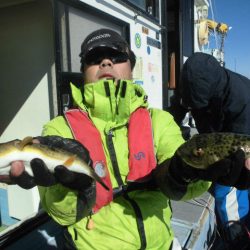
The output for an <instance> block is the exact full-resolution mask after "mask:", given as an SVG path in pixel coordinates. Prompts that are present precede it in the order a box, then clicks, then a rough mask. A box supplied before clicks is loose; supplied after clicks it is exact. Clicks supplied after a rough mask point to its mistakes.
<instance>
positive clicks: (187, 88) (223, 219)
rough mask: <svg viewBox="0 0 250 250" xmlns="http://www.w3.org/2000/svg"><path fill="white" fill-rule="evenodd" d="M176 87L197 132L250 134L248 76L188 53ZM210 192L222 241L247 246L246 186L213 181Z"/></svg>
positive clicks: (249, 224) (205, 56) (249, 214)
mask: <svg viewBox="0 0 250 250" xmlns="http://www.w3.org/2000/svg"><path fill="white" fill-rule="evenodd" d="M178 90H179V95H180V96H179V97H180V100H181V105H183V106H184V107H186V108H187V110H191V113H192V115H193V118H194V119H195V123H196V127H197V130H198V132H199V133H210V132H234V133H242V134H249V135H250V80H249V79H248V78H246V77H244V76H242V75H240V74H237V73H235V72H232V71H230V70H228V69H227V68H225V67H222V66H221V65H220V64H219V62H218V61H217V60H216V59H215V58H214V57H213V56H211V55H208V54H205V53H201V52H197V53H194V54H193V55H192V56H190V57H189V58H188V59H187V60H186V62H185V63H184V65H183V69H182V73H181V81H180V84H179V89H178ZM241 178H242V179H244V178H247V177H246V176H242V177H241ZM212 193H213V195H214V197H215V205H216V213H217V215H218V216H217V217H218V221H219V226H220V227H221V232H222V237H223V238H224V240H225V242H227V243H228V246H230V247H232V248H233V249H235V247H238V249H239V247H240V249H250V237H249V235H250V234H249V229H250V211H249V190H247V189H245V187H244V186H242V187H238V189H236V188H233V187H229V186H224V185H220V184H217V183H214V185H213V188H212ZM224 249H225V248H224Z"/></svg>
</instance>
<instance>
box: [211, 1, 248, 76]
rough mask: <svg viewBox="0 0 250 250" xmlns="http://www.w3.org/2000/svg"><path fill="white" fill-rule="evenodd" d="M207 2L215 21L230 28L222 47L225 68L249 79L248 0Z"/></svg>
mask: <svg viewBox="0 0 250 250" xmlns="http://www.w3.org/2000/svg"><path fill="white" fill-rule="evenodd" d="M208 2H211V3H212V8H213V13H214V18H215V21H216V22H222V23H226V24H227V25H228V26H230V27H232V28H231V29H230V30H229V31H228V34H227V36H226V39H225V45H224V50H225V63H226V67H227V68H228V69H230V70H232V71H236V72H237V73H240V74H243V75H245V76H246V77H248V78H250V0H211V1H208ZM211 16H212V15H211V10H210V9H209V18H210V19H211ZM211 44H212V43H211Z"/></svg>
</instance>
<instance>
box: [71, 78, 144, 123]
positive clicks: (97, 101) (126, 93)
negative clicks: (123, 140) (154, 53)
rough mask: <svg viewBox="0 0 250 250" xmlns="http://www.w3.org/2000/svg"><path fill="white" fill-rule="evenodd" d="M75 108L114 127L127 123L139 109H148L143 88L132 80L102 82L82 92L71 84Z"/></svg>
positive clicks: (89, 84)
mask: <svg viewBox="0 0 250 250" xmlns="http://www.w3.org/2000/svg"><path fill="white" fill-rule="evenodd" d="M71 89H72V96H73V101H74V104H75V106H77V107H79V108H81V109H83V110H85V111H87V112H88V114H89V116H90V117H91V118H92V119H98V120H99V121H103V122H109V123H110V122H111V123H112V124H113V125H112V126H117V125H119V124H124V123H127V121H128V119H129V117H130V114H131V113H132V112H133V111H135V110H136V109H137V108H139V107H148V102H147V95H146V93H145V92H144V90H143V88H142V87H141V86H139V85H137V84H134V83H133V82H132V81H131V80H120V81H118V83H117V84H116V83H115V82H114V80H100V81H97V82H95V83H88V84H85V85H84V90H83V93H84V94H83V95H82V91H81V90H80V89H78V88H76V87H75V86H74V85H73V84H71Z"/></svg>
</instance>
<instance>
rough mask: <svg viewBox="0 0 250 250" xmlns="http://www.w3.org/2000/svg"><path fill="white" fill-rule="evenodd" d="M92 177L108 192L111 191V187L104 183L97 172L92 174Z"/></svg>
mask: <svg viewBox="0 0 250 250" xmlns="http://www.w3.org/2000/svg"><path fill="white" fill-rule="evenodd" d="M92 177H93V178H94V179H95V180H96V181H97V182H98V183H100V184H101V185H102V186H103V187H104V188H105V189H106V190H108V191H109V187H108V186H107V185H106V184H105V183H104V182H103V180H102V179H101V177H100V176H98V175H97V174H96V173H95V172H93V173H92Z"/></svg>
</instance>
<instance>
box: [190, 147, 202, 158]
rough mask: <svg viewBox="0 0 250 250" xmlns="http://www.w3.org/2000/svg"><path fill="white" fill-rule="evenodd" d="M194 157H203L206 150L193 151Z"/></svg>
mask: <svg viewBox="0 0 250 250" xmlns="http://www.w3.org/2000/svg"><path fill="white" fill-rule="evenodd" d="M193 155H194V156H197V157H201V156H203V155H204V150H203V149H202V148H196V149H194V150H193Z"/></svg>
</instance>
